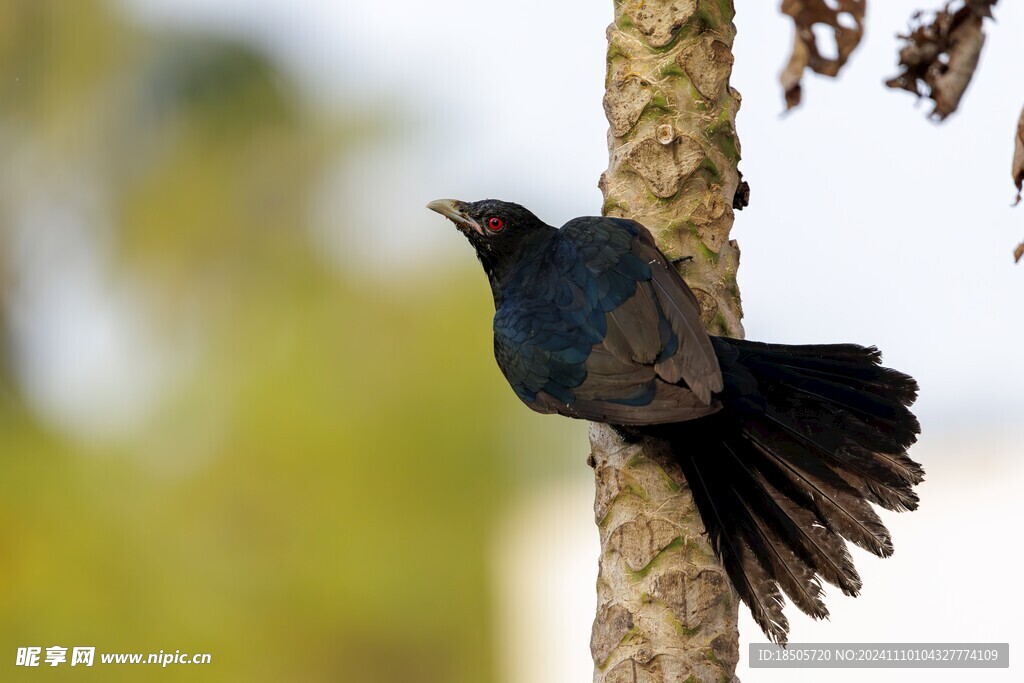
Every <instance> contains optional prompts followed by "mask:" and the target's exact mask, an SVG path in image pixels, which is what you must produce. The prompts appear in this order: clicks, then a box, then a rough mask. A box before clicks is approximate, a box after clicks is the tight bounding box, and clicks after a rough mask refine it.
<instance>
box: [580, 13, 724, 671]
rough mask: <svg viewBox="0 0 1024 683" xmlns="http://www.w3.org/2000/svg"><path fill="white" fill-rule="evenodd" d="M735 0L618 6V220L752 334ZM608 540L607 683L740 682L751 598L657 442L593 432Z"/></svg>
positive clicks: (713, 313) (609, 196)
mask: <svg viewBox="0 0 1024 683" xmlns="http://www.w3.org/2000/svg"><path fill="white" fill-rule="evenodd" d="M733 14H734V9H733V4H732V1H731V0H616V2H615V21H614V23H613V24H612V25H611V26H609V27H608V52H607V55H608V71H607V78H606V83H605V85H606V93H605V99H604V106H605V113H606V114H607V117H608V122H609V132H608V149H609V157H610V162H609V167H608V170H607V171H606V172H605V173H604V174H603V175H602V176H601V181H600V186H601V190H602V192H603V193H604V207H603V211H604V213H605V214H606V215H612V216H620V217H625V218H632V219H634V220H637V221H639V222H641V223H643V224H644V225H646V226H647V227H648V228H649V229H650V230H651V231H652V232H653V233H654V235H655V237H656V238H657V239H658V242H659V244H660V245H661V248H662V250H663V251H665V252H666V253H667V254H668V255H670V256H673V257H676V256H692V257H693V259H692V261H689V262H686V263H684V264H683V266H682V269H683V270H682V273H683V277H684V278H685V279H686V281H687V282H688V283H689V284H690V287H691V288H693V290H694V293H695V294H696V295H697V299H698V302H699V303H700V307H701V315H702V318H703V320H704V324H705V325H706V326H707V328H708V330H709V331H710V332H711V333H712V334H720V335H728V336H734V337H740V336H742V335H743V328H742V326H741V325H740V318H741V315H742V312H741V309H740V301H739V289H738V287H737V285H736V269H737V267H738V265H739V249H738V248H737V246H736V243H735V242H734V241H731V240H730V239H729V230H730V228H731V227H732V222H733V198H734V196H735V194H736V190H737V187H738V186H739V182H740V179H739V174H738V172H737V168H736V166H737V162H738V161H739V157H740V144H739V139H738V138H737V136H736V127H735V122H736V112H737V110H738V108H739V104H740V96H739V93H737V92H736V91H735V90H733V89H732V88H731V87H729V75H730V73H731V71H732V63H733V56H732V44H733V39H734V37H735V33H736V31H735V27H734V26H733V24H732V18H733ZM591 446H592V451H593V456H594V460H593V462H594V465H595V474H596V481H597V491H596V497H595V504H594V511H595V517H596V520H597V523H598V527H599V530H600V534H601V559H600V569H599V576H598V585H597V588H598V614H597V617H596V619H595V621H594V631H593V635H592V639H591V651H592V654H593V656H594V665H595V669H594V681H595V682H596V683H618V682H619V681H623V682H625V681H644V682H649V683H655V682H659V683H660V682H661V681H665V682H667V681H681V680H687V679H692V680H696V681H730V680H732V679H733V677H734V672H735V668H736V663H737V661H738V659H739V642H738V640H739V636H738V633H737V630H736V618H737V609H738V605H739V601H738V599H737V598H736V596H735V594H734V593H733V590H732V587H731V585H730V583H729V581H728V578H727V577H726V574H725V570H724V569H723V568H722V566H721V564H720V563H719V561H718V559H717V558H716V557H715V555H714V553H713V551H712V550H711V547H710V545H709V544H708V542H707V538H706V536H704V533H703V532H704V528H703V525H702V523H701V521H700V516H699V515H698V514H697V511H696V508H695V506H694V503H693V498H692V495H691V493H690V490H689V488H688V486H686V485H685V480H684V479H683V477H682V474H681V472H680V471H679V469H678V467H676V466H675V465H674V464H673V463H672V462H671V459H670V458H669V457H667V454H665V453H663V452H657V448H656V447H653V446H650V445H647V446H645V445H643V444H640V445H626V444H623V443H622V441H621V440H620V439H618V437H617V436H616V435H615V434H614V433H613V432H611V430H610V429H608V428H607V427H604V426H602V425H596V424H595V425H593V426H592V427H591Z"/></svg>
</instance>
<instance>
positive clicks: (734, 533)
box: [654, 338, 924, 642]
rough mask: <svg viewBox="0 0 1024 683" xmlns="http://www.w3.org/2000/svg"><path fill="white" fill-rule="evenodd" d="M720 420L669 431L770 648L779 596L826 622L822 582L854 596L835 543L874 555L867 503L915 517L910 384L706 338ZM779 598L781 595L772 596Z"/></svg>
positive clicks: (880, 372) (866, 351)
mask: <svg viewBox="0 0 1024 683" xmlns="http://www.w3.org/2000/svg"><path fill="white" fill-rule="evenodd" d="M714 345H715V349H716V352H717V354H718V357H719V362H720V365H721V366H722V370H723V375H724V377H725V384H726V388H725V391H724V392H723V394H722V395H721V400H722V402H723V403H724V404H725V409H724V410H723V411H722V412H721V413H719V414H716V415H713V416H711V417H708V418H704V419H701V420H693V421H688V422H682V423H678V424H674V425H665V426H662V427H660V428H657V430H656V431H654V434H655V435H657V436H660V437H662V438H666V439H668V441H669V442H670V444H671V446H672V450H673V453H674V455H675V457H676V459H677V460H678V462H679V463H680V465H681V467H682V469H683V473H684V474H685V476H686V478H687V481H688V482H689V483H690V488H691V490H692V491H693V496H694V500H695V502H696V504H697V508H698V510H699V511H700V514H701V517H702V519H703V521H704V525H705V528H706V530H707V532H708V535H709V538H710V541H711V544H712V546H713V547H714V549H715V551H716V552H717V553H718V555H719V556H720V557H721V558H722V562H723V564H724V565H725V568H726V572H727V573H728V575H729V577H730V579H731V580H732V582H733V585H734V586H735V587H736V590H737V591H738V593H739V595H740V597H741V598H742V600H743V601H744V602H745V603H746V604H747V605H748V606H749V607H750V609H751V612H752V614H753V616H754V619H755V621H757V623H758V624H759V625H760V626H761V628H762V629H763V630H764V632H765V634H766V635H768V637H769V638H771V639H772V640H775V641H777V642H785V640H786V637H787V632H788V622H787V620H786V617H785V615H784V614H783V612H782V606H783V601H782V592H785V594H786V595H787V596H788V597H789V598H790V600H792V602H793V603H794V604H795V605H797V607H799V608H800V609H801V610H802V611H804V612H806V613H807V614H809V615H811V616H812V617H815V618H819V619H820V618H823V617H826V616H828V610H827V608H826V607H825V604H824V602H823V601H822V587H821V583H820V580H821V579H823V580H825V581H826V582H828V583H830V584H833V585H835V586H837V587H838V588H839V589H840V590H842V591H843V592H844V593H846V594H847V595H856V594H857V592H858V591H859V590H860V587H861V580H860V577H859V576H858V575H857V571H856V569H855V568H854V566H853V562H852V560H851V558H850V555H849V552H848V551H847V548H846V544H845V542H844V539H846V540H849V541H852V542H853V543H856V544H857V545H859V546H861V547H862V548H864V549H866V550H868V551H870V552H872V553H874V554H876V555H879V556H882V557H885V556H888V555H890V554H891V553H892V549H893V548H892V541H891V539H890V536H889V532H888V530H887V529H886V528H885V526H884V525H883V524H882V522H881V520H879V518H878V516H877V515H876V514H875V512H874V509H873V508H872V507H871V503H875V504H877V505H880V506H882V507H885V508H887V509H890V510H913V509H915V508H916V507H917V503H918V498H917V494H916V493H915V492H914V490H913V487H914V486H915V485H916V484H918V483H920V482H921V481H922V480H923V477H924V471H923V470H922V469H921V466H920V465H918V464H917V463H916V462H914V461H913V460H911V459H910V458H909V457H908V456H907V454H906V449H907V448H908V447H909V446H910V445H911V444H912V443H913V442H914V441H915V439H916V436H917V434H918V433H919V431H920V426H919V424H918V422H917V419H916V418H915V417H914V415H913V414H912V413H911V412H910V411H909V410H908V408H907V407H908V406H909V405H910V404H912V403H913V401H914V399H915V398H916V395H917V384H916V382H914V380H913V379H912V378H910V377H909V376H907V375H904V374H902V373H899V372H897V371H895V370H891V369H888V368H883V367H881V365H880V361H881V357H880V354H879V353H878V351H877V350H876V349H874V348H865V347H860V346H855V345H852V344H840V345H828V346H783V345H771V344H761V343H756V342H746V341H740V340H734V339H725V338H714ZM780 589H781V591H780Z"/></svg>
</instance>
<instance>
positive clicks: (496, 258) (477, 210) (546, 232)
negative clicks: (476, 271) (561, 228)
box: [427, 199, 555, 285]
mask: <svg viewBox="0 0 1024 683" xmlns="http://www.w3.org/2000/svg"><path fill="white" fill-rule="evenodd" d="M427 208H428V209H431V210H432V211H436V212H438V213H439V214H441V215H442V216H444V217H445V218H447V219H449V220H450V221H452V222H453V223H455V226H456V227H457V228H458V229H459V230H460V231H461V232H462V234H464V235H465V236H466V238H467V239H468V240H469V243H470V244H472V245H473V248H474V249H476V253H477V256H478V257H479V258H480V262H481V263H482V264H483V266H484V270H486V271H487V274H488V277H490V279H491V283H492V285H493V284H495V280H496V278H497V279H500V277H501V273H502V272H503V271H504V270H506V269H507V267H508V266H509V265H510V264H512V263H514V262H515V261H516V260H517V259H518V258H519V257H520V256H521V255H522V254H523V250H524V248H526V247H528V246H529V245H534V244H538V243H540V242H541V241H545V240H547V239H549V238H550V237H551V235H552V234H553V233H554V232H555V229H554V228H552V227H551V226H549V225H547V224H545V223H544V222H543V221H542V220H540V219H539V218H537V217H536V216H534V215H533V214H532V213H530V211H529V210H528V209H526V208H525V207H522V206H520V205H518V204H513V203H512V202H503V201H500V200H497V199H483V200H481V201H478V202H460V201H459V200H457V199H438V200H436V201H433V202H430V203H429V204H427Z"/></svg>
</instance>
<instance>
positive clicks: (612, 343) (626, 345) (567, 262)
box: [494, 217, 722, 425]
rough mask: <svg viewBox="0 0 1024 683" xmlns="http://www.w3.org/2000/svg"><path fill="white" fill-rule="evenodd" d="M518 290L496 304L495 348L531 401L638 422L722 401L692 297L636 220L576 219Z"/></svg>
mask: <svg viewBox="0 0 1024 683" xmlns="http://www.w3.org/2000/svg"><path fill="white" fill-rule="evenodd" d="M514 291H515V292H516V293H513V294H512V295H511V296H510V297H509V298H508V299H507V300H506V301H504V302H503V303H502V305H500V306H499V308H498V311H497V313H496V314H495V320H494V333H495V334H494V344H495V356H496V358H497V360H498V365H499V366H500V367H501V368H502V371H503V372H504V373H505V376H506V377H507V378H508V380H509V382H510V383H511V384H512V387H513V388H514V389H515V391H516V393H517V394H518V395H519V396H520V398H521V399H522V400H523V401H525V402H526V403H527V404H528V405H530V406H531V407H532V408H534V409H535V410H538V411H540V412H558V413H561V414H563V415H569V416H571V417H579V418H585V419H590V420H598V421H602V422H611V423H615V424H624V425H642V424H654V423H661V422H667V421H680V420H688V419H693V418H696V417H701V416H703V415H708V414H710V413H713V412H715V411H717V410H718V409H719V404H718V403H717V402H715V401H712V396H711V394H712V393H713V392H717V391H721V389H722V375H721V372H720V370H719V367H718V361H717V358H716V357H715V353H714V349H713V348H712V346H711V343H710V339H709V338H708V335H707V333H706V332H705V331H704V328H703V326H702V325H701V322H700V315H699V312H698V307H697V302H696V299H695V298H694V296H693V294H692V292H690V290H689V288H688V287H687V286H686V284H685V283H684V282H683V280H682V278H680V277H679V275H678V273H676V272H675V270H674V269H673V268H672V266H671V265H670V264H669V263H668V260H667V259H666V258H665V256H664V255H663V254H662V253H661V252H660V251H659V250H658V248H657V247H656V246H655V243H654V239H653V237H652V236H651V235H650V233H649V232H648V231H647V230H646V228H644V227H643V226H642V225H640V224H639V223H635V222H633V221H627V220H622V219H615V218H598V217H592V218H578V219H575V220H573V221H570V222H569V223H567V224H566V225H565V226H564V227H563V228H562V229H561V230H560V231H559V233H558V235H557V236H556V237H555V238H554V239H553V240H552V243H551V245H550V247H549V248H548V249H547V250H546V251H545V253H544V254H543V255H542V256H541V257H540V262H539V264H538V266H537V268H536V269H535V270H532V271H531V272H530V281H529V282H528V283H522V284H521V285H520V286H519V287H517V288H514Z"/></svg>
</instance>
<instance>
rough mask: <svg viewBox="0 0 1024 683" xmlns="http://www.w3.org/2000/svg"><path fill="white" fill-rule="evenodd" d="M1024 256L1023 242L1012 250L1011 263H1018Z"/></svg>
mask: <svg viewBox="0 0 1024 683" xmlns="http://www.w3.org/2000/svg"><path fill="white" fill-rule="evenodd" d="M1022 256H1024V242H1021V243H1020V244H1018V245H1017V248H1016V249H1014V250H1013V262H1014V263H1019V262H1020V259H1021V257H1022Z"/></svg>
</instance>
